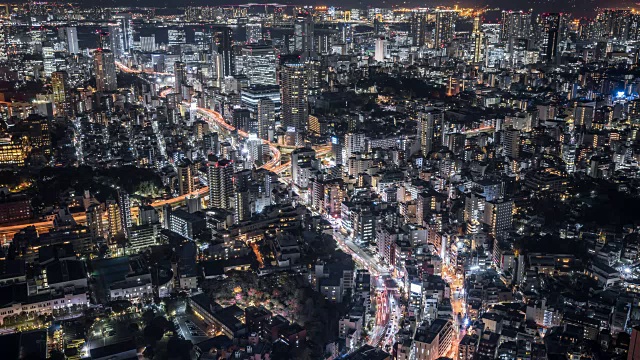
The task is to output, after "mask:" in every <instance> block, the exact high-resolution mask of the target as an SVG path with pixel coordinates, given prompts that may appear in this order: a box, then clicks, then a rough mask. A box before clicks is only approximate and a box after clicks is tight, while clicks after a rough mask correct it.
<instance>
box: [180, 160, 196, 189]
mask: <svg viewBox="0 0 640 360" xmlns="http://www.w3.org/2000/svg"><path fill="white" fill-rule="evenodd" d="M176 170H177V172H178V193H179V194H180V195H186V194H189V193H192V192H193V191H194V190H195V187H194V185H195V183H194V175H195V170H196V169H195V166H194V164H193V163H192V162H191V161H189V159H183V160H182V161H181V162H180V163H179V164H178V165H176Z"/></svg>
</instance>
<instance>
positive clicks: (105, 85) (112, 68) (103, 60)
mask: <svg viewBox="0 0 640 360" xmlns="http://www.w3.org/2000/svg"><path fill="white" fill-rule="evenodd" d="M93 71H94V72H95V75H96V89H98V91H100V92H104V91H115V90H117V89H118V83H117V77H116V63H115V59H114V57H113V53H112V52H111V51H109V50H104V49H98V50H96V51H95V53H94V54H93Z"/></svg>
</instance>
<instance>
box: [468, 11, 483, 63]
mask: <svg viewBox="0 0 640 360" xmlns="http://www.w3.org/2000/svg"><path fill="white" fill-rule="evenodd" d="M481 25H482V20H481V19H480V16H476V17H475V18H474V19H473V32H472V33H471V37H472V38H473V63H474V64H478V63H480V61H482V50H483V47H484V34H483V33H482V29H481Z"/></svg>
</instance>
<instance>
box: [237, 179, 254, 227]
mask: <svg viewBox="0 0 640 360" xmlns="http://www.w3.org/2000/svg"><path fill="white" fill-rule="evenodd" d="M233 210H234V211H233V212H234V214H233V215H234V216H233V220H234V222H235V223H236V224H238V223H240V222H242V221H246V220H249V218H251V193H250V192H249V190H248V189H246V188H243V189H239V190H238V191H236V192H235V194H234V204H233Z"/></svg>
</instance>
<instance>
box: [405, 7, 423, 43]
mask: <svg viewBox="0 0 640 360" xmlns="http://www.w3.org/2000/svg"><path fill="white" fill-rule="evenodd" d="M409 36H410V37H411V40H412V43H413V46H424V45H425V44H426V42H427V18H426V14H424V13H412V14H411V24H410V29H409Z"/></svg>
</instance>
